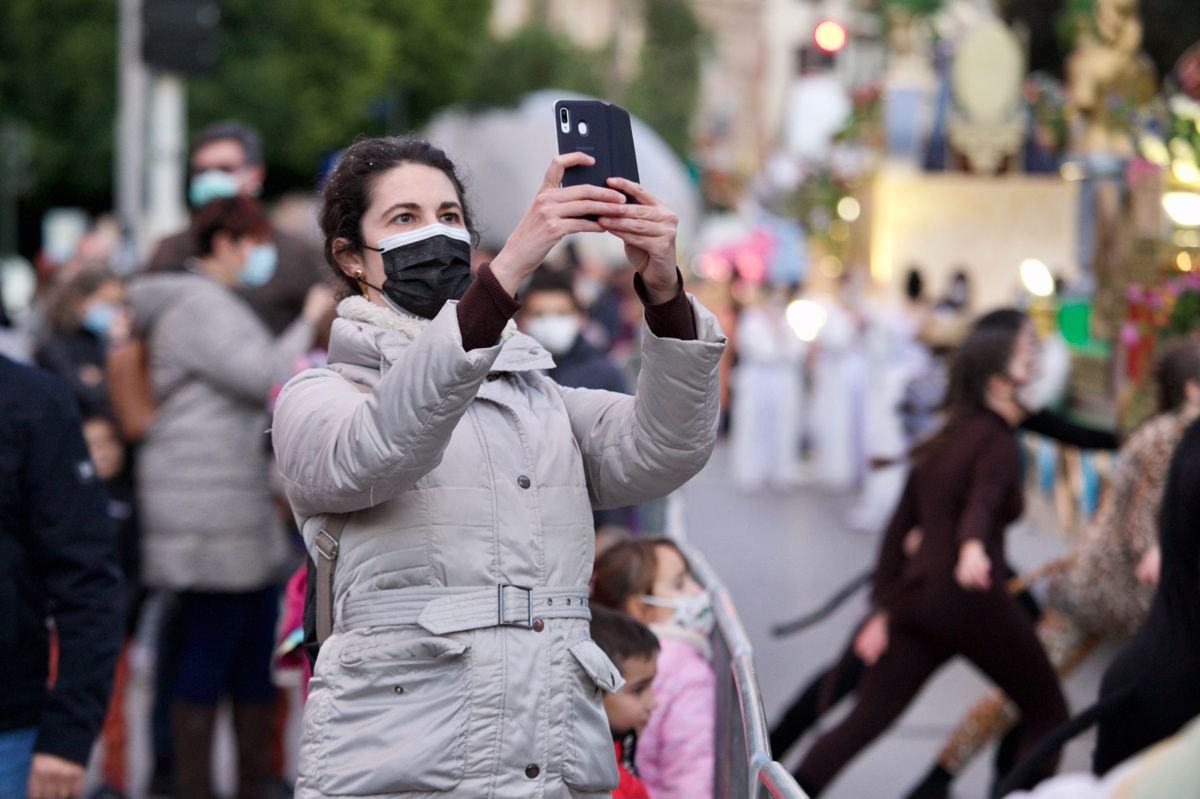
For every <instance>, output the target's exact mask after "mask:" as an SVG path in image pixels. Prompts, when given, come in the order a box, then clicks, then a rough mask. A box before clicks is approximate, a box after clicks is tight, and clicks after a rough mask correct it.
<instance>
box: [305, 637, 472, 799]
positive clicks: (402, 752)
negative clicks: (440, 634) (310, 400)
mask: <svg viewBox="0 0 1200 799" xmlns="http://www.w3.org/2000/svg"><path fill="white" fill-rule="evenodd" d="M330 654H332V653H330ZM331 665H333V664H331ZM325 683H326V684H327V685H328V694H327V695H326V696H325V697H324V698H323V699H324V707H323V708H321V711H322V712H319V713H317V714H316V715H317V717H318V718H319V719H320V721H319V722H318V723H319V724H320V726H321V728H322V729H321V730H320V731H319V732H318V733H317V734H318V735H319V736H320V741H319V744H318V745H317V746H316V747H315V749H316V751H315V753H314V754H315V757H314V758H313V760H314V763H313V775H312V777H313V779H314V780H315V781H316V782H317V784H318V785H319V786H320V790H321V792H322V793H324V794H327V795H333V796H360V795H365V794H390V793H398V792H401V791H448V790H450V789H451V788H453V787H454V786H456V785H458V783H459V782H460V781H461V780H462V777H463V769H464V767H465V764H466V732H467V722H468V717H469V715H470V706H469V697H470V693H471V669H470V649H469V647H467V646H466V645H465V644H463V643H461V642H458V641H453V640H450V639H448V638H418V639H414V640H408V641H397V640H395V639H391V640H388V641H387V642H385V643H381V644H375V645H366V646H361V647H356V648H353V649H345V650H342V651H341V652H340V653H339V655H338V661H337V663H336V665H333V668H331V669H330V673H329V674H328V675H327V677H326V679H325Z"/></svg>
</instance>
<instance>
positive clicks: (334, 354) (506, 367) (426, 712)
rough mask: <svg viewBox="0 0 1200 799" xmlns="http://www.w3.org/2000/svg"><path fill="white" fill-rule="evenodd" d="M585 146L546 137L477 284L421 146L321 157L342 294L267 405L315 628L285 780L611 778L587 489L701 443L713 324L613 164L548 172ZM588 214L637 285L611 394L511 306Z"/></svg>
mask: <svg viewBox="0 0 1200 799" xmlns="http://www.w3.org/2000/svg"><path fill="white" fill-rule="evenodd" d="M590 162H591V159H590V158H589V157H588V156H586V155H583V154H579V153H575V154H571V155H565V156H559V157H557V158H555V159H554V161H553V162H552V163H551V165H550V168H549V169H548V170H547V172H546V176H545V180H544V181H543V183H542V186H541V188H540V189H539V191H538V193H537V196H536V197H535V198H534V200H533V204H532V206H531V207H530V209H529V210H528V212H527V213H526V214H525V216H524V218H523V219H522V220H521V222H520V223H519V224H518V225H517V228H516V229H515V230H514V231H513V232H512V234H511V235H510V236H509V238H508V241H507V243H506V244H505V246H504V248H503V249H502V250H501V251H500V253H499V254H497V256H496V258H495V260H494V261H492V262H491V264H490V265H484V266H482V267H481V268H480V270H479V273H478V276H477V277H476V279H475V280H474V282H472V281H471V278H470V275H469V271H468V264H469V259H470V242H471V241H472V238H473V229H472V222H471V214H470V210H469V208H468V205H467V202H466V198H465V197H464V193H463V188H462V184H461V182H460V181H459V179H458V176H457V173H456V171H455V168H454V165H453V164H452V163H451V162H450V161H449V160H448V159H447V157H446V155H445V154H444V153H443V152H442V151H441V150H438V149H436V148H434V147H432V146H431V145H429V144H427V143H425V142H422V141H419V140H413V139H399V138H385V139H368V140H364V141H359V142H357V143H355V144H353V145H351V146H350V147H349V148H348V149H347V150H346V152H345V153H344V154H343V156H342V158H341V160H340V161H339V162H338V165H337V167H336V168H335V169H334V170H333V173H332V174H331V175H330V177H329V181H328V183H327V185H326V187H325V196H324V205H323V207H322V210H321V217H320V218H321V226H322V229H323V230H324V232H325V253H326V259H327V260H328V261H329V263H330V264H331V265H332V266H333V267H334V269H335V271H336V272H337V274H338V275H339V276H340V277H342V278H343V279H344V280H345V283H346V287H347V289H348V291H349V292H352V293H353V294H354V295H355V296H351V297H349V298H347V299H345V300H343V301H342V303H341V304H340V305H339V307H338V316H339V318H338V319H337V320H335V322H334V326H333V331H332V335H331V340H330V350H329V367H328V368H326V369H314V370H309V371H307V372H304V373H302V374H301V375H299V376H298V377H296V378H295V379H294V380H293V381H292V382H291V383H290V384H289V385H288V386H287V387H286V388H285V389H284V391H283V393H282V395H281V396H280V398H279V403H278V406H277V408H276V412H275V421H274V426H273V427H274V440H275V449H276V455H277V457H278V460H279V464H280V468H281V471H282V473H283V480H284V485H285V488H286V491H287V495H288V499H289V500H290V501H291V503H292V508H293V510H294V511H295V513H296V515H297V518H298V520H299V522H300V523H301V526H302V530H303V533H304V538H305V541H306V543H307V544H308V547H309V551H310V553H311V554H312V556H313V558H314V560H315V561H316V562H317V575H318V579H317V580H316V591H317V602H316V607H317V618H316V627H317V632H318V637H319V638H324V633H325V632H327V629H323V628H324V627H326V625H328V624H331V625H332V634H331V635H330V636H329V637H328V638H327V640H325V641H324V643H323V645H322V647H321V650H320V656H319V657H318V659H317V661H316V665H315V670H314V675H313V679H312V682H311V683H310V685H309V687H310V690H311V693H310V695H309V701H308V704H307V706H306V709H305V721H304V733H303V739H302V743H301V754H300V761H301V762H300V773H299V777H298V780H297V785H296V795H297V796H299V797H319V796H341V795H352V794H353V795H358V794H372V795H387V796H397V795H398V796H409V795H421V796H425V795H428V794H430V793H436V792H452V795H454V796H462V797H473V798H474V797H495V798H496V799H501V798H503V797H513V799H516V797H528V796H543V797H547V798H548V799H550V798H552V797H553V798H556V799H557V798H559V797H561V799H567V797H601V796H605V797H606V796H608V794H609V792H610V791H611V790H612V788H613V787H614V786H615V785H616V784H617V767H616V762H615V760H614V758H613V746H612V739H611V736H610V733H609V728H608V723H607V721H606V719H605V716H604V709H603V704H602V702H601V699H600V691H601V690H604V691H615V690H617V689H618V688H619V686H620V675H619V673H618V671H617V670H616V668H615V667H614V666H613V664H612V663H611V662H610V661H609V659H608V658H607V657H605V655H604V654H603V652H602V651H601V650H600V649H599V648H598V647H597V646H596V645H595V644H594V643H592V641H591V639H590V638H589V636H588V618H589V616H590V613H589V611H588V607H587V581H588V576H589V574H590V572H591V568H592V555H593V547H594V533H593V529H592V521H591V520H592V516H591V511H592V509H593V508H606V507H619V506H624V505H632V504H635V503H638V502H642V501H644V500H648V499H651V498H656V497H660V496H663V495H665V494H666V493H668V492H669V491H671V490H673V489H674V488H676V487H677V486H679V485H680V484H682V483H683V482H685V481H686V480H687V479H688V478H690V477H691V476H692V475H693V474H695V473H696V472H697V471H699V470H700V468H701V467H702V466H703V465H704V463H705V461H706V460H707V458H708V455H709V453H710V451H711V448H712V445H713V442H714V439H715V435H716V424H717V412H718V411H717V368H718V362H719V360H720V357H721V353H722V350H723V349H724V338H723V337H722V335H721V331H720V329H719V327H718V326H717V323H716V320H715V319H714V318H713V317H712V316H711V315H710V314H709V313H708V312H707V311H705V310H704V309H703V308H702V307H701V306H700V305H699V304H698V303H696V302H695V301H694V300H692V299H691V298H690V297H688V296H687V295H685V294H684V293H683V291H682V285H681V278H680V275H679V271H678V269H677V268H676V265H675V263H676V256H675V225H676V220H675V216H674V214H673V213H672V212H671V211H670V210H669V209H668V208H666V207H665V206H663V204H662V203H661V202H660V201H659V200H657V199H656V198H654V197H653V196H651V195H650V194H648V193H647V192H646V191H645V190H644V189H643V188H642V187H640V186H638V185H637V184H634V183H630V182H628V181H624V180H620V179H612V180H611V181H610V188H601V187H595V186H576V187H570V188H560V185H559V184H560V183H561V180H562V175H563V171H564V170H565V169H566V168H568V167H571V166H575V165H581V164H587V163H590ZM621 192H625V193H628V194H629V195H631V196H632V197H633V198H634V199H636V200H637V201H638V202H637V204H632V203H626V202H625V198H624V196H623V195H622V194H621ZM589 215H590V216H593V217H595V219H596V221H590V220H588V219H586V218H584V217H587V216H589ZM604 231H608V232H611V233H612V234H614V235H616V236H617V237H618V238H620V239H621V240H622V241H623V242H624V243H625V252H626V255H627V257H628V258H629V260H630V262H631V264H632V265H633V266H634V268H635V269H636V270H637V273H638V275H637V278H636V279H635V283H636V287H637V291H638V293H639V295H640V296H641V298H642V301H643V302H644V303H645V304H646V329H645V330H644V331H643V340H642V352H643V358H644V361H643V366H642V371H641V377H640V381H639V385H638V390H637V394H636V396H634V397H629V396H625V395H620V394H614V393H609V392H604V391H593V390H586V389H566V388H561V387H559V386H558V385H557V384H555V383H554V382H553V381H551V380H550V379H549V378H547V377H545V376H544V375H543V374H542V370H545V369H548V368H551V367H552V366H553V360H552V359H551V357H550V356H549V355H548V354H547V353H546V351H545V350H544V349H542V348H541V347H540V346H539V345H538V344H537V343H536V342H534V341H533V340H532V339H530V338H528V337H526V336H524V335H522V334H520V333H518V332H516V330H515V326H514V325H510V324H509V323H508V322H509V319H510V318H511V317H512V315H513V314H514V313H515V312H516V311H517V309H518V308H519V303H518V301H517V300H516V299H515V298H514V297H515V294H516V292H517V288H518V285H519V284H520V283H521V280H522V278H524V277H525V276H526V275H528V274H530V273H531V272H533V271H534V270H535V269H536V268H537V267H538V265H539V264H540V263H541V261H542V259H543V258H544V257H545V255H546V253H547V252H548V251H549V249H550V248H551V247H552V246H553V245H554V244H555V243H556V242H558V241H559V239H561V238H562V236H564V235H565V234H567V233H573V232H595V233H599V232H604ZM454 300H458V302H457V303H455V302H454ZM330 580H331V582H330ZM327 589H328V590H330V591H331V592H332V596H331V598H329V599H328V600H327V601H328V604H329V605H330V606H331V608H332V611H331V613H329V615H326V613H327V611H326V610H325V608H326V605H327V601H325V600H322V598H321V593H322V591H323V590H327Z"/></svg>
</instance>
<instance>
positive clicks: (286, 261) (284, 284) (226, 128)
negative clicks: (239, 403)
mask: <svg viewBox="0 0 1200 799" xmlns="http://www.w3.org/2000/svg"><path fill="white" fill-rule="evenodd" d="M265 179H266V166H265V164H264V161H263V151H262V142H261V140H260V138H259V136H258V133H257V132H256V131H254V130H253V129H252V128H250V127H248V126H246V125H243V124H241V123H238V122H232V121H222V122H215V123H213V124H210V125H207V126H205V127H204V128H202V129H201V130H200V131H199V132H198V133H197V134H196V136H195V137H194V138H193V140H192V152H191V157H190V159H189V180H188V189H187V199H188V205H189V206H190V207H191V209H192V213H193V216H194V215H196V214H198V213H199V211H200V209H202V208H203V207H204V206H205V205H207V204H208V203H210V202H212V201H213V200H219V199H228V198H230V197H246V198H250V199H255V198H257V197H259V195H260V194H262V187H263V181H264V180H265ZM268 238H269V240H270V242H271V243H272V244H273V245H274V246H275V252H276V255H275V258H274V260H275V268H274V269H273V270H268V269H266V267H265V264H266V263H267V260H268V259H267V256H266V255H265V254H264V255H259V256H255V258H256V263H257V264H258V266H256V267H255V269H254V271H252V272H251V277H252V279H250V280H247V281H245V282H243V284H242V285H241V286H240V287H239V289H238V290H239V293H241V294H242V295H243V296H245V298H246V300H247V301H248V302H249V303H250V306H251V308H253V309H254V312H255V313H256V314H257V315H258V317H259V319H261V320H262V321H263V323H264V324H265V325H266V326H267V327H268V328H269V329H270V331H271V332H272V334H274V335H279V334H280V333H282V332H283V331H284V330H286V329H287V327H288V325H290V324H291V323H292V322H293V321H295V319H296V318H297V317H298V316H299V315H300V312H301V311H302V309H303V307H304V302H305V299H306V297H307V293H308V289H309V288H311V287H312V286H313V285H314V284H316V283H318V282H321V281H323V279H324V267H323V266H322V264H321V257H320V251H319V250H318V248H317V247H315V246H313V245H312V244H310V243H308V242H306V241H303V240H301V239H299V238H297V237H296V236H292V235H288V234H287V233H284V232H283V231H281V230H278V229H275V228H274V227H270V228H268ZM199 255H200V252H199V242H198V241H197V239H196V237H195V235H194V234H193V228H192V226H189V227H187V228H185V229H184V230H181V231H179V232H177V233H175V234H173V235H170V236H167V237H166V238H164V239H163V240H162V241H160V242H159V243H158V245H157V247H156V248H155V250H154V253H153V255H151V257H150V261H149V266H148V268H149V269H150V270H151V271H159V270H180V269H184V268H185V267H186V264H187V261H188V259H190V258H195V257H197V256H199ZM268 273H269V274H268ZM254 278H257V279H254Z"/></svg>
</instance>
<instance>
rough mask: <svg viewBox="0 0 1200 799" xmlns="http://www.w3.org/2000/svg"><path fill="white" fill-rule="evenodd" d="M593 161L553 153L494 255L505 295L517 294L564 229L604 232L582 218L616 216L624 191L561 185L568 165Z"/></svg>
mask: <svg viewBox="0 0 1200 799" xmlns="http://www.w3.org/2000/svg"><path fill="white" fill-rule="evenodd" d="M595 162H596V159H594V158H592V157H591V156H590V155H587V154H586V153H581V152H574V153H567V154H565V155H560V156H557V157H556V158H555V159H554V160H553V161H551V162H550V168H549V169H547V170H546V176H545V178H543V179H542V185H541V188H539V189H538V193H537V196H535V197H534V198H533V203H532V204H531V205H530V206H529V210H528V211H526V212H525V216H524V217H522V218H521V221H520V222H518V223H517V227H516V228H515V229H514V230H513V232H512V234H511V235H510V236H509V237H508V241H506V242H505V243H504V248H503V249H501V250H500V252H499V253H497V254H496V257H495V259H493V261H492V264H491V270H492V274H493V275H495V276H496V279H497V280H499V281H500V285H501V286H503V287H504V290H505V291H507V292H508V293H509V294H512V295H516V293H517V288H518V287H519V286H520V284H521V280H522V279H523V278H524V277H525V276H526V275H528V274H530V273H531V272H533V271H534V270H535V269H537V268H538V266H540V265H541V263H542V260H543V259H544V258H545V257H546V253H548V252H550V248H552V247H553V246H554V245H555V244H558V242H559V241H560V240H561V239H562V237H563V236H566V235H567V234H568V233H603V232H604V228H602V227H601V226H600V225H599V224H598V223H596V222H593V221H591V220H589V219H584V218H583V217H585V216H619V215H620V214H621V212H622V210H623V209H624V207H625V204H626V201H625V195H624V194H622V193H621V192H619V191H617V190H615V189H607V188H602V187H600V186H591V185H583V186H567V187H563V186H562V185H561V184H562V179H563V173H564V172H565V171H566V170H567V168H568V167H573V166H591V165H592V164H594V163H595Z"/></svg>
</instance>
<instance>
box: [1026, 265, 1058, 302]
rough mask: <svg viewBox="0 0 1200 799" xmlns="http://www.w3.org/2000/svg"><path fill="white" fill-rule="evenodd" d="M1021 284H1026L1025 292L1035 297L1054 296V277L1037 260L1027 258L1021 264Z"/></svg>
mask: <svg viewBox="0 0 1200 799" xmlns="http://www.w3.org/2000/svg"><path fill="white" fill-rule="evenodd" d="M1021 282H1022V283H1023V284H1025V290H1026V291H1028V292H1029V293H1030V294H1032V295H1033V296H1035V297H1049V296H1051V295H1052V294H1054V276H1053V275H1051V274H1050V270H1049V269H1047V268H1046V265H1045V264H1044V263H1042V262H1041V261H1039V260H1038V259H1037V258H1026V259H1025V260H1024V261H1022V262H1021Z"/></svg>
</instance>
